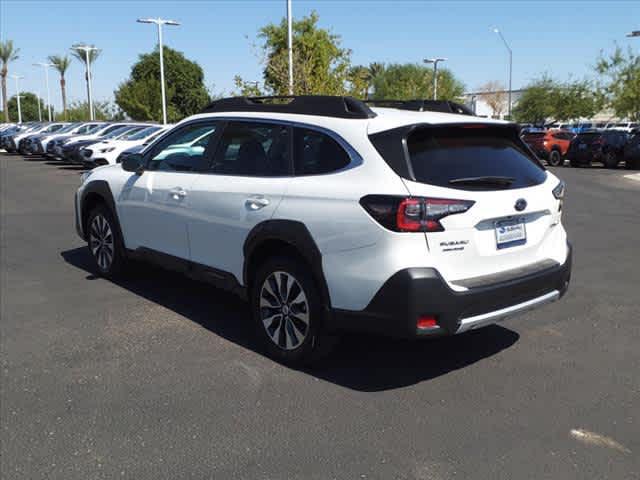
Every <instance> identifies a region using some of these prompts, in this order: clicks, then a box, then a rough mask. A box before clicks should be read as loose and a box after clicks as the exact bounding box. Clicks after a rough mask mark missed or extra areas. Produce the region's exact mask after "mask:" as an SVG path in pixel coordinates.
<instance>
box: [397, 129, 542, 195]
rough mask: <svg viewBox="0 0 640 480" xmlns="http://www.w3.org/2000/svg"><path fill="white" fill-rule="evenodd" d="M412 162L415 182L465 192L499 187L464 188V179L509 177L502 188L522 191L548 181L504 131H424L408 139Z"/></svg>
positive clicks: (520, 145) (520, 144)
mask: <svg viewBox="0 0 640 480" xmlns="http://www.w3.org/2000/svg"><path fill="white" fill-rule="evenodd" d="M407 147H408V151H409V160H410V162H411V167H412V169H413V173H414V177H415V179H416V181H418V182H422V183H428V184H431V185H438V186H442V187H449V188H461V189H466V190H470V189H473V190H478V189H482V190H487V189H494V188H496V187H497V186H496V185H490V184H481V183H478V184H476V185H472V184H464V183H461V182H460V181H461V180H462V179H473V178H480V177H503V178H504V177H506V178H508V179H511V180H512V181H511V182H510V183H509V184H508V186H502V187H500V188H523V187H530V186H532V185H538V184H540V183H542V182H544V180H545V179H546V173H545V171H544V168H543V167H542V166H540V164H539V163H538V162H537V161H536V160H535V159H534V158H533V157H532V156H531V154H530V153H529V152H528V151H527V150H525V147H524V145H523V144H522V143H521V142H520V141H519V140H518V139H517V137H515V135H514V134H512V133H511V132H510V131H509V130H505V129H503V128H491V127H488V128H486V127H484V128H465V127H447V128H421V129H418V130H415V131H414V132H412V133H411V134H410V135H409V137H408V138H407Z"/></svg>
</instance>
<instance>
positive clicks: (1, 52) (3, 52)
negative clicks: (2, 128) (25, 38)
mask: <svg viewBox="0 0 640 480" xmlns="http://www.w3.org/2000/svg"><path fill="white" fill-rule="evenodd" d="M19 52H20V49H19V48H15V47H14V46H13V41H12V40H7V41H6V42H0V61H2V69H1V70H0V77H2V108H3V110H4V121H5V122H7V123H8V122H9V100H8V98H7V75H8V73H9V68H8V65H9V62H13V61H14V60H17V59H18V53H19Z"/></svg>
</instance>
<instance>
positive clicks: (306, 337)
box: [250, 256, 335, 367]
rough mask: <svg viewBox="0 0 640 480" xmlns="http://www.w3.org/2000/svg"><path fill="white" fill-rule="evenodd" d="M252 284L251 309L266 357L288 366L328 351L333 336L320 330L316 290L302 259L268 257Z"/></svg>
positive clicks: (309, 361)
mask: <svg viewBox="0 0 640 480" xmlns="http://www.w3.org/2000/svg"><path fill="white" fill-rule="evenodd" d="M283 274H284V275H283ZM292 279H293V280H294V282H292V281H291V280H292ZM252 285H253V287H252V289H251V293H250V295H251V296H250V298H251V309H252V311H253V317H254V321H255V324H256V329H257V332H258V336H259V338H260V341H261V342H262V343H263V344H264V346H265V349H266V351H267V353H268V355H269V356H270V357H272V358H274V359H275V360H277V361H279V362H281V363H284V364H286V365H289V366H292V367H304V366H310V365H313V364H317V363H318V362H319V361H320V360H321V359H322V358H324V357H325V356H326V355H327V354H328V353H329V351H330V350H331V348H332V346H333V344H334V343H335V337H332V336H329V335H327V334H326V333H325V331H324V327H325V326H324V321H323V319H324V318H323V316H324V308H323V305H322V300H321V296H320V290H319V288H318V286H317V284H316V282H315V280H314V279H313V276H312V275H311V272H310V271H309V267H308V266H307V265H306V264H305V263H304V262H302V261H299V260H294V259H292V258H289V257H280V256H278V257H273V258H270V259H268V260H266V261H265V262H264V263H263V264H262V265H261V266H260V267H259V268H258V270H257V272H256V276H255V278H254V279H253V282H252ZM283 285H284V286H285V287H284V288H285V290H282V286H283ZM272 292H273V293H277V296H274V295H272V294H271V293H272ZM285 292H286V293H285ZM287 293H288V295H287ZM283 294H284V295H283ZM302 297H304V298H303V299H302V300H301V298H302ZM296 300H299V301H297V302H296ZM261 302H262V303H261ZM305 320H306V323H305ZM283 326H284V327H285V328H284V329H282V327H283Z"/></svg>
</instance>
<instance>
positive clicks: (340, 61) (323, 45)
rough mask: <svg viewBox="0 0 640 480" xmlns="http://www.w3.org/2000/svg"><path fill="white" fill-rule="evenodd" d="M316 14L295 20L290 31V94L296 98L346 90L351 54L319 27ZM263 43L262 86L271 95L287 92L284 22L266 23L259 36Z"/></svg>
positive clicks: (285, 25)
mask: <svg viewBox="0 0 640 480" xmlns="http://www.w3.org/2000/svg"><path fill="white" fill-rule="evenodd" d="M318 19H319V17H318V14H317V13H316V12H312V13H311V15H309V16H308V17H303V18H302V19H300V20H296V21H294V22H293V24H292V30H293V39H292V43H293V92H294V94H296V95H312V94H324V95H343V94H345V93H346V90H347V80H348V73H349V62H350V56H351V51H350V50H348V49H345V48H342V47H341V45H340V37H339V36H338V35H335V34H333V33H331V32H330V31H329V30H325V29H323V28H319V27H318ZM258 38H260V39H261V40H262V41H263V42H264V43H263V45H262V47H261V48H262V51H263V53H264V57H265V67H264V84H265V88H266V89H267V90H268V91H269V92H271V93H273V94H274V95H287V94H288V92H289V60H288V53H287V22H286V20H285V19H283V20H282V21H281V22H280V23H279V24H278V25H276V24H272V23H271V24H269V25H267V26H265V27H263V28H261V29H260V32H259V34H258Z"/></svg>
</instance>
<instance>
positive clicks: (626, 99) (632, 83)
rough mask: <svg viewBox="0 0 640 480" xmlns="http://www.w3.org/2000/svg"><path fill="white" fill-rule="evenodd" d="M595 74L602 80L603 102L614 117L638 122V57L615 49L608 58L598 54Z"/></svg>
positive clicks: (639, 73)
mask: <svg viewBox="0 0 640 480" xmlns="http://www.w3.org/2000/svg"><path fill="white" fill-rule="evenodd" d="M596 72H597V73H598V74H600V75H601V76H602V77H601V78H602V79H603V81H602V82H601V85H600V86H601V90H602V92H603V96H604V101H605V102H606V104H607V105H608V106H610V107H611V108H613V110H614V111H615V112H616V115H618V116H619V117H622V118H624V117H628V118H630V119H632V120H640V56H638V55H635V54H634V53H633V51H632V50H631V49H629V50H627V52H626V53H625V52H624V51H623V50H622V49H621V48H620V47H616V49H615V50H614V52H613V53H612V54H610V55H608V56H606V55H604V54H603V53H601V54H600V58H598V61H597V64H596Z"/></svg>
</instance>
